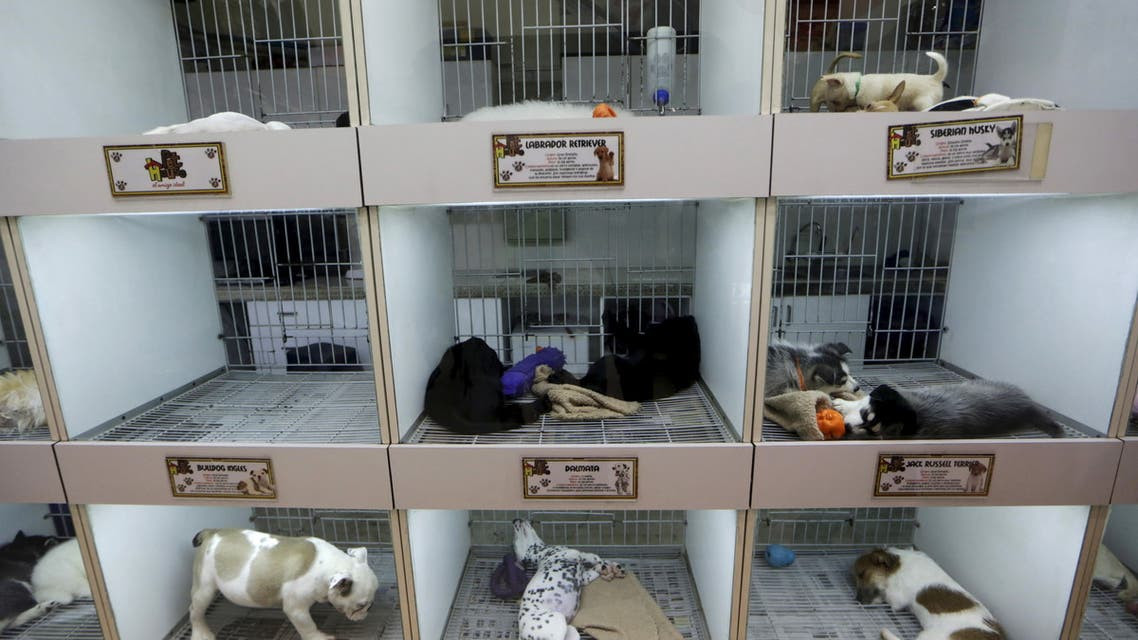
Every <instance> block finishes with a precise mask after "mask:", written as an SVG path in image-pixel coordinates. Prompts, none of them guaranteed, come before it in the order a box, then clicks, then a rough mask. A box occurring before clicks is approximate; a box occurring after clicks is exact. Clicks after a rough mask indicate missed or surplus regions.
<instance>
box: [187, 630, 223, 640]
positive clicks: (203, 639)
mask: <svg viewBox="0 0 1138 640" xmlns="http://www.w3.org/2000/svg"><path fill="white" fill-rule="evenodd" d="M190 640H217V636H215V635H213V632H212V631H209V630H208V629H194V630H193V633H191V634H190Z"/></svg>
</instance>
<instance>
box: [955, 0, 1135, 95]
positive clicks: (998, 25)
mask: <svg viewBox="0 0 1138 640" xmlns="http://www.w3.org/2000/svg"><path fill="white" fill-rule="evenodd" d="M1136 31H1138V3H1136V2H1134V1H1133V0H1093V1H1091V2H1071V1H1070V0H1032V2H1030V3H1024V2H1020V1H1017V0H996V1H994V2H985V3H984V17H983V27H982V29H981V32H980V58H979V65H978V69H977V71H976V93H977V94H984V93H990V92H995V93H1003V94H1006V95H1010V96H1014V97H1024V96H1031V97H1038V98H1048V99H1051V100H1054V101H1056V102H1058V103H1059V104H1060V105H1062V106H1063V107H1065V108H1068V109H1092V108H1093V109H1133V108H1135V107H1138V83H1135V82H1133V81H1132V79H1133V68H1132V67H1133V60H1134V33H1135V32H1136Z"/></svg>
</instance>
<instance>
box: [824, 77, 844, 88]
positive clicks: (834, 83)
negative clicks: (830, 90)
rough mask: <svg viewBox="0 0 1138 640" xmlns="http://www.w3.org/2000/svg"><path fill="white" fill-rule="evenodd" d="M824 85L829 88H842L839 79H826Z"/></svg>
mask: <svg viewBox="0 0 1138 640" xmlns="http://www.w3.org/2000/svg"><path fill="white" fill-rule="evenodd" d="M826 84H828V85H830V86H831V87H840V86H842V81H841V79H839V78H826Z"/></svg>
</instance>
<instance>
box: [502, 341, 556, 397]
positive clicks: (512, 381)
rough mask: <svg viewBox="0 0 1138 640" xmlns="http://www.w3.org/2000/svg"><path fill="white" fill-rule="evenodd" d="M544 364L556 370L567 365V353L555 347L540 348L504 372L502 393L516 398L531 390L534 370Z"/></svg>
mask: <svg viewBox="0 0 1138 640" xmlns="http://www.w3.org/2000/svg"><path fill="white" fill-rule="evenodd" d="M541 364H544V365H546V366H548V367H549V368H550V369H553V370H554V371H558V370H560V369H561V368H562V367H564V366H565V354H564V353H561V350H560V349H556V348H554V347H545V348H539V349H538V351H537V353H531V354H530V355H528V356H526V357H525V358H523V359H522V360H521V362H518V363H517V364H515V365H514V366H512V367H510V368H509V369H507V370H506V372H505V373H503V374H502V393H503V394H505V396H506V397H507V398H516V397H518V396H520V395H522V394H523V393H525V392H526V391H529V387H530V385H531V384H532V383H533V372H534V370H535V369H537V366H538V365H541Z"/></svg>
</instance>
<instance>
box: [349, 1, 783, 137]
mask: <svg viewBox="0 0 1138 640" xmlns="http://www.w3.org/2000/svg"><path fill="white" fill-rule="evenodd" d="M763 15H764V10H763V3H762V2H761V1H760V0H743V1H742V2H735V3H729V4H723V3H715V2H700V1H699V0H438V2H424V3H416V4H414V5H410V4H400V5H386V6H379V5H375V6H368V3H364V4H363V6H362V11H361V20H360V22H361V25H362V31H363V38H362V46H363V48H364V50H365V55H366V64H367V76H368V86H369V97H368V100H369V104H368V107H369V108H370V113H371V122H372V123H373V124H388V123H407V122H432V121H434V122H437V121H439V120H440V119H441V120H456V119H459V118H461V117H462V116H465V115H466V114H468V113H470V112H472V111H475V110H477V109H480V108H483V107H493V106H500V105H508V104H514V103H517V102H521V101H525V100H537V101H542V102H557V103H568V104H578V105H595V104H597V103H600V102H605V103H609V104H612V105H614V106H619V107H621V108H623V109H626V110H628V111H630V112H631V115H653V114H729V113H733V114H740V113H742V114H753V113H758V110H759V93H760V85H761V78H762V71H761V61H762V40H763ZM660 91H665V92H666V95H667V98H666V100H664V99H663V95H664V94H661V93H659V92H660ZM586 112H587V110H586ZM518 117H524V116H518Z"/></svg>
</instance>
